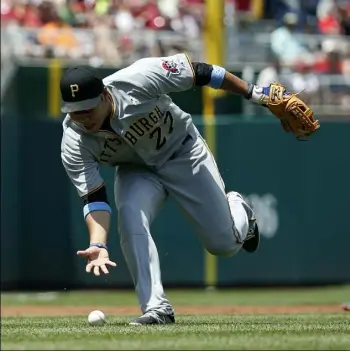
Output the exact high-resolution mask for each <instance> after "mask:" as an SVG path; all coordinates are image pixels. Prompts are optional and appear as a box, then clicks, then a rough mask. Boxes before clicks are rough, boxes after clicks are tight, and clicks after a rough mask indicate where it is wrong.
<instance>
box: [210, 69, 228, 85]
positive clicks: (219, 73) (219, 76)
mask: <svg viewBox="0 0 350 351" xmlns="http://www.w3.org/2000/svg"><path fill="white" fill-rule="evenodd" d="M225 73H226V69H225V68H223V67H220V66H216V65H213V71H212V72H211V78H210V82H209V83H208V86H209V87H211V88H213V89H219V88H220V87H221V84H222V82H223V81H224V78H225Z"/></svg>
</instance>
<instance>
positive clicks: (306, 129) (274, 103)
mask: <svg viewBox="0 0 350 351" xmlns="http://www.w3.org/2000/svg"><path fill="white" fill-rule="evenodd" d="M297 95H298V94H297V93H288V92H287V91H286V89H285V87H284V86H283V85H282V84H280V83H277V82H273V83H271V84H270V92H269V95H268V96H266V98H265V99H264V106H265V107H267V108H268V109H269V110H270V111H271V113H272V114H273V115H275V116H276V117H277V118H279V119H280V121H281V124H282V127H283V129H284V130H285V131H286V132H291V133H293V134H294V136H295V137H296V138H297V139H298V140H307V139H308V137H310V136H311V135H312V134H313V133H314V132H315V131H316V130H317V129H319V128H320V124H319V121H318V120H316V119H315V118H314V112H313V111H312V110H311V108H310V107H308V106H307V105H306V104H305V103H304V102H303V101H302V100H301V99H300V98H299V97H298V96H297Z"/></svg>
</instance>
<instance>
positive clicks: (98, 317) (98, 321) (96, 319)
mask: <svg viewBox="0 0 350 351" xmlns="http://www.w3.org/2000/svg"><path fill="white" fill-rule="evenodd" d="M88 321H89V323H90V324H91V325H103V324H105V323H106V316H105V314H104V313H103V312H102V311H99V310H95V311H91V312H90V313H89V316H88Z"/></svg>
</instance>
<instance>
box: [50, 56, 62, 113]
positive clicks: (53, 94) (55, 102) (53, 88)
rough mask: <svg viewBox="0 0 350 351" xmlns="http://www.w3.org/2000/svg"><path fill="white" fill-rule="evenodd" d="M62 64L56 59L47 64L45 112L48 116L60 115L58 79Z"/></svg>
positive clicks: (60, 74) (60, 75) (59, 78)
mask: <svg viewBox="0 0 350 351" xmlns="http://www.w3.org/2000/svg"><path fill="white" fill-rule="evenodd" d="M61 77H62V65H61V61H60V60H58V59H51V60H50V62H49V65H48V101H47V113H48V116H49V117H50V118H59V117H60V116H61V93H60V80H61Z"/></svg>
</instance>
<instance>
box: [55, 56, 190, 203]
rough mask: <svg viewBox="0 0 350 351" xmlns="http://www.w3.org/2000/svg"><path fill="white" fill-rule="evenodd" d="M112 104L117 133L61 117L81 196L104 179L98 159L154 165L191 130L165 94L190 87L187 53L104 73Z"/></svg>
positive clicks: (68, 164)
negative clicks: (92, 129)
mask: <svg viewBox="0 0 350 351" xmlns="http://www.w3.org/2000/svg"><path fill="white" fill-rule="evenodd" d="M104 84H105V86H106V87H107V88H108V90H109V92H110V93H111V95H112V97H113V99H114V102H115V105H116V106H117V109H116V111H115V114H114V116H113V118H112V119H111V121H110V124H111V127H112V128H113V129H114V130H115V132H116V133H117V134H111V133H110V132H108V131H99V132H98V133H95V134H93V135H92V134H89V133H87V132H86V131H85V130H84V128H83V127H81V126H79V125H78V124H77V123H75V122H74V121H72V120H71V119H70V117H69V115H67V116H66V118H65V120H64V122H63V129H64V132H63V138H62V148H61V149H62V161H63V165H64V167H65V169H66V171H67V173H68V175H69V177H70V179H71V180H72V182H73V183H74V185H75V187H76V188H77V190H78V193H79V195H80V196H84V195H86V194H88V193H89V192H91V191H93V190H95V189H97V188H98V187H100V186H101V184H102V183H103V180H102V179H101V176H100V174H99V170H98V163H107V164H109V165H111V166H117V165H118V164H123V163H144V164H146V165H149V166H154V167H159V166H161V165H162V164H163V163H164V162H165V161H166V160H167V159H169V158H170V157H171V155H172V154H173V153H174V152H175V151H176V150H177V149H178V148H179V146H180V145H181V142H182V141H183V140H184V138H185V137H186V135H187V134H188V133H195V127H194V126H193V124H192V120H191V116H190V115H189V114H188V113H186V112H184V111H182V110H181V109H180V108H179V107H178V106H177V105H175V104H174V103H173V102H172V99H171V98H170V97H169V96H168V95H167V94H168V93H171V92H178V91H183V90H187V89H190V88H191V87H192V86H193V84H194V75H193V70H192V66H191V63H190V62H189V59H188V57H187V55H185V54H177V55H174V56H169V57H164V58H153V57H152V58H144V59H140V60H138V61H136V62H135V63H134V64H132V65H130V66H128V67H127V68H124V69H122V70H119V71H117V72H116V73H114V74H112V75H110V76H108V77H106V78H105V79H104Z"/></svg>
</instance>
